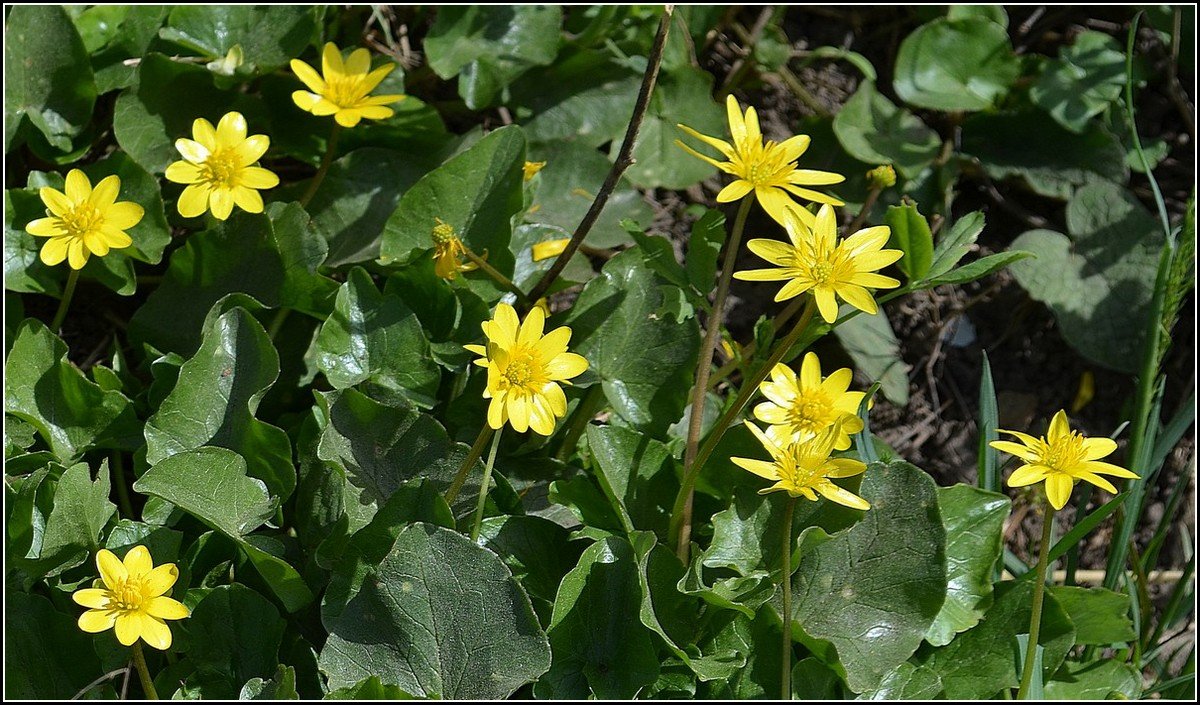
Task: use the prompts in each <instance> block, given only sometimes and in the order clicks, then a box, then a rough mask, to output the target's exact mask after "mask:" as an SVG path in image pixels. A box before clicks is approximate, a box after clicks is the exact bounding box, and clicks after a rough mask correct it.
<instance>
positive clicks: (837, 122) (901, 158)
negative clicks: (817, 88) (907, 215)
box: [833, 81, 941, 177]
mask: <svg viewBox="0 0 1200 705" xmlns="http://www.w3.org/2000/svg"><path fill="white" fill-rule="evenodd" d="M833 132H834V134H835V135H837V138H838V142H839V143H840V144H841V145H842V147H843V148H844V149H845V150H846V152H847V153H849V154H850V156H852V157H854V158H855V159H857V160H859V161H862V162H866V163H868V164H893V165H895V167H896V168H897V169H899V170H900V172H901V173H902V174H903V175H905V176H907V177H913V176H916V175H917V174H918V173H920V171H921V170H922V169H924V168H925V167H927V166H929V165H930V164H931V163H932V162H933V160H934V159H935V158H936V157H937V155H938V150H939V149H941V140H940V139H939V138H938V135H937V133H936V132H934V131H933V130H931V129H929V128H928V127H926V125H925V123H924V122H921V119H920V118H919V117H917V116H915V115H913V114H912V113H910V112H909V111H907V110H905V109H903V108H897V107H896V105H895V104H893V103H892V101H890V100H888V99H887V97H886V96H884V95H883V94H882V93H879V92H878V91H877V90H876V89H875V83H874V82H872V81H864V82H863V83H861V84H859V87H858V90H857V91H856V92H855V93H854V95H853V96H851V97H850V100H848V101H846V104H845V105H843V106H842V109H841V110H839V111H838V113H837V115H836V116H835V117H834V118H833Z"/></svg>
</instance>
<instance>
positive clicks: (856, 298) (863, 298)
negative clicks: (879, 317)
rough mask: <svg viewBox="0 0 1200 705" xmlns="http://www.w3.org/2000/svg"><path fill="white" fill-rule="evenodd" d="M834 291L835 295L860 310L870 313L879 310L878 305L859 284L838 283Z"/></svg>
mask: <svg viewBox="0 0 1200 705" xmlns="http://www.w3.org/2000/svg"><path fill="white" fill-rule="evenodd" d="M836 291H837V295H838V296H840V297H842V299H844V300H845V302H846V303H848V304H850V305H851V306H853V307H854V308H856V309H858V310H860V311H864V312H866V313H868V314H870V315H875V314H876V313H877V312H878V311H879V307H878V306H877V305H876V304H875V299H874V298H872V297H871V295H870V294H868V293H867V290H866V289H864V288H862V287H861V286H857V285H855V284H840V285H838V287H837V288H836Z"/></svg>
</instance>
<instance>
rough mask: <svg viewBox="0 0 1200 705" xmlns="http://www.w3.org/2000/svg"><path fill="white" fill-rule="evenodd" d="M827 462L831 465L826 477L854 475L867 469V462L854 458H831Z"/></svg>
mask: <svg viewBox="0 0 1200 705" xmlns="http://www.w3.org/2000/svg"><path fill="white" fill-rule="evenodd" d="M856 433H857V431H856ZM829 464H830V466H831V467H830V469H829V471H828V472H827V473H826V477H833V478H840V477H854V476H855V475H861V474H862V473H864V472H866V471H867V464H866V463H864V462H862V461H861V460H855V459H854V458H831V459H830V461H829Z"/></svg>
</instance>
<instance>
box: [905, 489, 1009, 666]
mask: <svg viewBox="0 0 1200 705" xmlns="http://www.w3.org/2000/svg"><path fill="white" fill-rule="evenodd" d="M1010 504H1011V503H1010V502H1009V500H1008V498H1007V497H1005V496H1004V495H1001V494H996V493H995V492H987V491H985V490H981V489H977V488H975V487H971V486H969V485H963V484H958V485H954V486H953V487H939V488H938V508H939V510H940V511H941V514H942V526H943V527H944V528H945V530H946V577H947V579H948V581H949V585H948V586H947V588H946V601H945V602H944V603H943V604H942V610H941V611H940V612H938V616H937V619H935V620H934V621H933V625H932V626H930V627H929V631H928V632H927V633H926V635H925V640H926V641H928V642H929V643H930V644H932V645H934V646H944V645H946V644H949V643H950V641H951V640H952V639H953V638H954V635H955V634H957V633H958V632H963V631H966V630H968V629H970V628H971V627H973V626H975V625H976V624H978V623H979V620H980V619H981V618H982V617H983V614H984V612H985V611H986V610H987V608H988V607H990V606H991V604H992V570H993V568H994V566H995V565H996V561H998V560H999V559H1000V549H1001V547H1002V545H1003V538H1004V535H1003V533H1004V520H1005V519H1006V518H1008V512H1009V506H1010Z"/></svg>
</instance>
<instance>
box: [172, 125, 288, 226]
mask: <svg viewBox="0 0 1200 705" xmlns="http://www.w3.org/2000/svg"><path fill="white" fill-rule="evenodd" d="M246 129H247V128H246V118H244V117H242V114H241V113H225V116H224V117H222V118H221V120H220V122H218V123H217V127H216V128H215V129H214V128H213V126H212V123H211V122H209V121H208V120H205V119H204V118H198V119H197V120H196V121H195V122H193V123H192V137H194V138H195V139H190V140H189V139H187V138H185V137H181V138H179V139H177V140H175V149H178V150H179V153H180V154H182V155H183V160H182V161H178V162H175V163H173V164H171V165H170V166H168V167H167V173H166V176H167V179H168V180H170V181H174V182H175V183H177V184H187V185H188V187H187V188H185V189H184V190H183V193H182V194H180V195H179V205H178V207H179V214H180V215H182V216H183V217H185V218H194V217H196V216H198V215H200V214H202V213H203V212H204V211H205V210H211V211H212V214H213V217H214V218H216V219H217V220H225V219H226V218H228V217H229V214H230V213H232V212H233V206H234V205H235V204H236V205H237V207H238V208H241V209H242V210H244V211H247V212H250V213H262V211H263V200H262V196H260V195H259V193H258V191H257V190H256V189H264V188H273V187H275V186H278V185H279V177H278V176H276V175H275V174H274V173H272V172H271V171H269V170H267V169H264V168H262V167H260V166H254V163H255V162H257V161H258V160H259V158H260V157H262V155H264V154H266V152H267V147H269V146H270V145H271V140H270V138H268V137H267V136H266V135H250V136H249V137H247V136H246Z"/></svg>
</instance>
